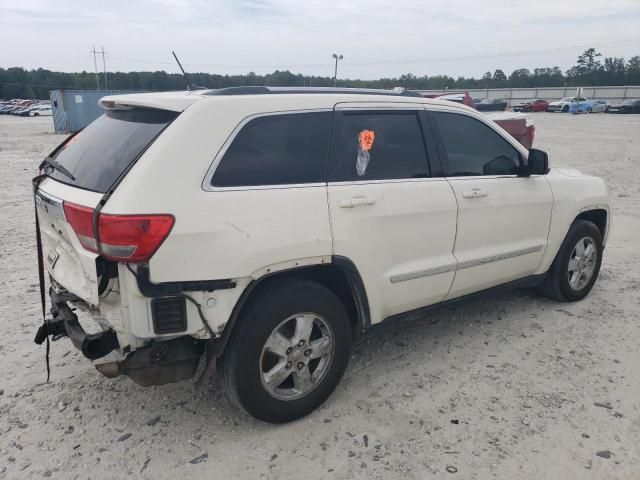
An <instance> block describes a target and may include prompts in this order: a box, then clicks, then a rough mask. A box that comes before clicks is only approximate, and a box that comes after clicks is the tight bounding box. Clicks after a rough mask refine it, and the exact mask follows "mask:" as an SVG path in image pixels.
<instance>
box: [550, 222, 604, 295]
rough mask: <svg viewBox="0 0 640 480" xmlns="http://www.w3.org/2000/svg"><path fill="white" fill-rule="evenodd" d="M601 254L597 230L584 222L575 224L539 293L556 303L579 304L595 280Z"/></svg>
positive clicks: (600, 236)
mask: <svg viewBox="0 0 640 480" xmlns="http://www.w3.org/2000/svg"><path fill="white" fill-rule="evenodd" d="M602 252H603V247H602V235H601V233H600V230H599V229H598V227H596V225H595V224H593V223H592V222H589V221H586V220H576V221H575V222H574V223H573V225H572V226H571V228H570V229H569V233H567V236H566V238H565V239H564V242H563V243H562V245H561V246H560V250H558V253H557V255H556V258H555V260H554V261H553V264H552V265H551V268H550V269H549V272H548V276H547V278H546V279H545V282H544V283H543V284H542V286H541V287H540V291H541V293H542V294H543V295H545V296H547V297H550V298H553V299H555V300H558V301H559V302H575V301H577V300H582V299H583V298H584V297H586V296H587V295H588V294H589V292H590V291H591V288H593V285H594V284H595V282H596V279H597V278H598V273H599V272H600V265H601V263H602Z"/></svg>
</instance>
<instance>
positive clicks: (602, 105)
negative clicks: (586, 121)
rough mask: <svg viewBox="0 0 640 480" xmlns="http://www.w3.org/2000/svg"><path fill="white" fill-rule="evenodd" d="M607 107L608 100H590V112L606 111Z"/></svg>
mask: <svg viewBox="0 0 640 480" xmlns="http://www.w3.org/2000/svg"><path fill="white" fill-rule="evenodd" d="M608 107H609V102H608V101H607V100H602V99H598V100H592V101H591V113H602V112H606V111H607V108H608Z"/></svg>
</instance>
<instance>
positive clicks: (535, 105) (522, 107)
mask: <svg viewBox="0 0 640 480" xmlns="http://www.w3.org/2000/svg"><path fill="white" fill-rule="evenodd" d="M548 106H549V102H547V101H546V100H543V99H541V98H538V99H536V100H531V101H528V102H522V103H520V104H518V105H516V106H514V107H513V111H514V112H545V111H546V110H547V107H548Z"/></svg>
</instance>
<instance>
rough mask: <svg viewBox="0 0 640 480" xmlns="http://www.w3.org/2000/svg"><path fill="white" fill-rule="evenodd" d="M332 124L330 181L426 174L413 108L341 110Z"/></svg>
mask: <svg viewBox="0 0 640 480" xmlns="http://www.w3.org/2000/svg"><path fill="white" fill-rule="evenodd" d="M339 115H340V118H339V120H338V121H337V122H336V123H335V124H334V130H333V134H332V138H333V140H332V145H331V160H330V170H329V180H330V181H358V180H390V179H404V178H422V177H428V176H429V167H428V163H427V154H426V151H425V144H424V138H423V135H422V128H421V126H420V121H419V118H418V112H417V111H399V112H398V111H367V112H341V113H340V114H339Z"/></svg>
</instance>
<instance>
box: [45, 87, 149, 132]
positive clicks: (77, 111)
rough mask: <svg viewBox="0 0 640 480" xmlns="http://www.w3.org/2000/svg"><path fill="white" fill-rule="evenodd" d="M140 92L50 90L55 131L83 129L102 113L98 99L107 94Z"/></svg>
mask: <svg viewBox="0 0 640 480" xmlns="http://www.w3.org/2000/svg"><path fill="white" fill-rule="evenodd" d="M127 93H140V92H136V91H133V90H52V91H51V92H49V97H50V98H51V108H52V109H53V125H54V127H55V130H56V133H73V132H77V131H78V130H81V129H83V128H84V127H86V126H87V125H89V124H90V123H91V122H93V121H94V120H95V119H96V118H98V117H99V116H100V115H102V114H103V113H104V110H102V108H100V107H99V106H98V100H100V99H101V98H102V97H106V96H107V95H122V94H127Z"/></svg>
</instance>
